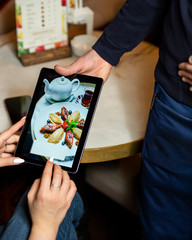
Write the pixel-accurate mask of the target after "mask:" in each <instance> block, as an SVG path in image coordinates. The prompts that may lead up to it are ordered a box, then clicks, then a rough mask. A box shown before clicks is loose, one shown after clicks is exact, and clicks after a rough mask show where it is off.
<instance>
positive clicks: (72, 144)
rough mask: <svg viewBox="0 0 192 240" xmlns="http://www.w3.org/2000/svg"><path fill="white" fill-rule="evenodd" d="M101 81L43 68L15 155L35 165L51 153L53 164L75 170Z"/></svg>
mask: <svg viewBox="0 0 192 240" xmlns="http://www.w3.org/2000/svg"><path fill="white" fill-rule="evenodd" d="M102 83H103V80H102V79H101V78H96V77H91V76H86V75H79V74H74V75H72V76H68V77H65V76H61V75H59V74H58V73H56V72H55V71H54V70H53V69H47V68H43V69H42V70H41V73H40V76H39V79H38V82H37V85H36V88H35V92H34V95H33V98H32V101H31V105H30V108H29V112H28V114H27V118H26V124H25V125H24V127H23V131H22V134H21V137H20V141H19V144H18V146H17V150H16V153H15V156H19V157H21V158H24V159H25V160H26V162H29V163H33V164H38V165H44V164H45V162H46V161H47V159H48V158H50V157H51V156H53V157H54V163H55V164H58V165H60V166H62V168H63V169H65V170H67V171H69V172H72V173H75V172H76V171H77V169H78V166H79V163H80V160H81V156H82V153H83V148H84V146H85V141H86V137H87V134H88V130H89V127H90V124H91V120H92V117H93V113H94V111H95V107H96V103H97V100H98V97H99V93H100V90H101V87H102Z"/></svg>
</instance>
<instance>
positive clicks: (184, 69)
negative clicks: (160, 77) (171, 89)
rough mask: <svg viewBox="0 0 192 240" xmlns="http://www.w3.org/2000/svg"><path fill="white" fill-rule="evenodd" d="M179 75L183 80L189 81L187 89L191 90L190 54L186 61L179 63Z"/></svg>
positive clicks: (191, 58) (191, 69) (191, 62)
mask: <svg viewBox="0 0 192 240" xmlns="http://www.w3.org/2000/svg"><path fill="white" fill-rule="evenodd" d="M178 74H179V76H180V77H181V79H182V81H183V82H186V83H189V84H190V87H189V90H190V91H192V55H191V56H190V57H189V59H188V62H182V63H180V64H179V72H178Z"/></svg>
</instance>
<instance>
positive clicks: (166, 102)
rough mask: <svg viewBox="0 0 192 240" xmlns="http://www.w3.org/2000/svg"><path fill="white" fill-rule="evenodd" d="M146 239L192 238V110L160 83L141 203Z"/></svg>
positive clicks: (143, 171)
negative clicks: (174, 97) (175, 98)
mask: <svg viewBox="0 0 192 240" xmlns="http://www.w3.org/2000/svg"><path fill="white" fill-rule="evenodd" d="M139 210H140V217H141V222H142V237H143V239H144V240H191V239H192V108H191V107H189V106H186V105H184V104H181V103H179V102H177V101H176V100H174V99H172V98H171V97H170V96H169V95H168V94H167V93H166V92H165V91H164V89H163V88H162V87H161V86H160V85H159V84H156V86H155V92H154V101H153V104H152V106H151V111H150V114H149V120H148V124H147V128H146V134H145V140H144V146H143V152H142V167H141V189H140V201H139Z"/></svg>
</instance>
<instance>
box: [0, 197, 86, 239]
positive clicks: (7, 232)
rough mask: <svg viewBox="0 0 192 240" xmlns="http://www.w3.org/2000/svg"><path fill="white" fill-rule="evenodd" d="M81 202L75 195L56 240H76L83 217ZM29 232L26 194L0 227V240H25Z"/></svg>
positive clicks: (29, 219) (29, 224)
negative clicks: (4, 224) (77, 229)
mask: <svg viewBox="0 0 192 240" xmlns="http://www.w3.org/2000/svg"><path fill="white" fill-rule="evenodd" d="M83 212H84V207H83V202H82V199H81V197H80V195H79V194H78V193H76V195H75V197H74V199H73V201H72V203H71V207H70V208H69V210H68V212H67V214H66V216H65V218H64V220H63V222H62V223H61V225H60V227H59V230H58V234H57V240H77V239H78V238H77V233H76V230H75V229H76V227H77V226H78V225H79V221H80V219H81V217H82V215H83ZM30 230H31V218H30V214H29V211H28V204H27V192H26V193H25V194H24V195H23V197H22V198H21V200H20V202H19V203H18V205H17V207H16V209H15V212H14V214H13V216H12V218H11V219H10V221H9V222H8V224H7V225H6V226H1V227H0V236H1V237H0V239H1V240H27V239H28V236H29V233H30Z"/></svg>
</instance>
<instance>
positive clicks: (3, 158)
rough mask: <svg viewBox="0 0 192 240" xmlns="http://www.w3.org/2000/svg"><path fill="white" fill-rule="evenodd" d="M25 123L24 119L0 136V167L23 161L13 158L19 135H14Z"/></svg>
mask: <svg viewBox="0 0 192 240" xmlns="http://www.w3.org/2000/svg"><path fill="white" fill-rule="evenodd" d="M24 123H25V118H22V119H21V120H20V121H19V122H17V123H16V124H14V125H13V126H11V127H10V128H8V129H7V130H5V131H4V132H2V133H1V134H0V167H5V166H11V165H17V164H20V163H23V162H24V160H23V159H20V158H16V157H13V153H14V152H15V150H16V144H17V143H18V141H19V135H17V134H15V133H16V132H17V131H18V130H19V129H20V128H21V127H22V126H23V125H24Z"/></svg>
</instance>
